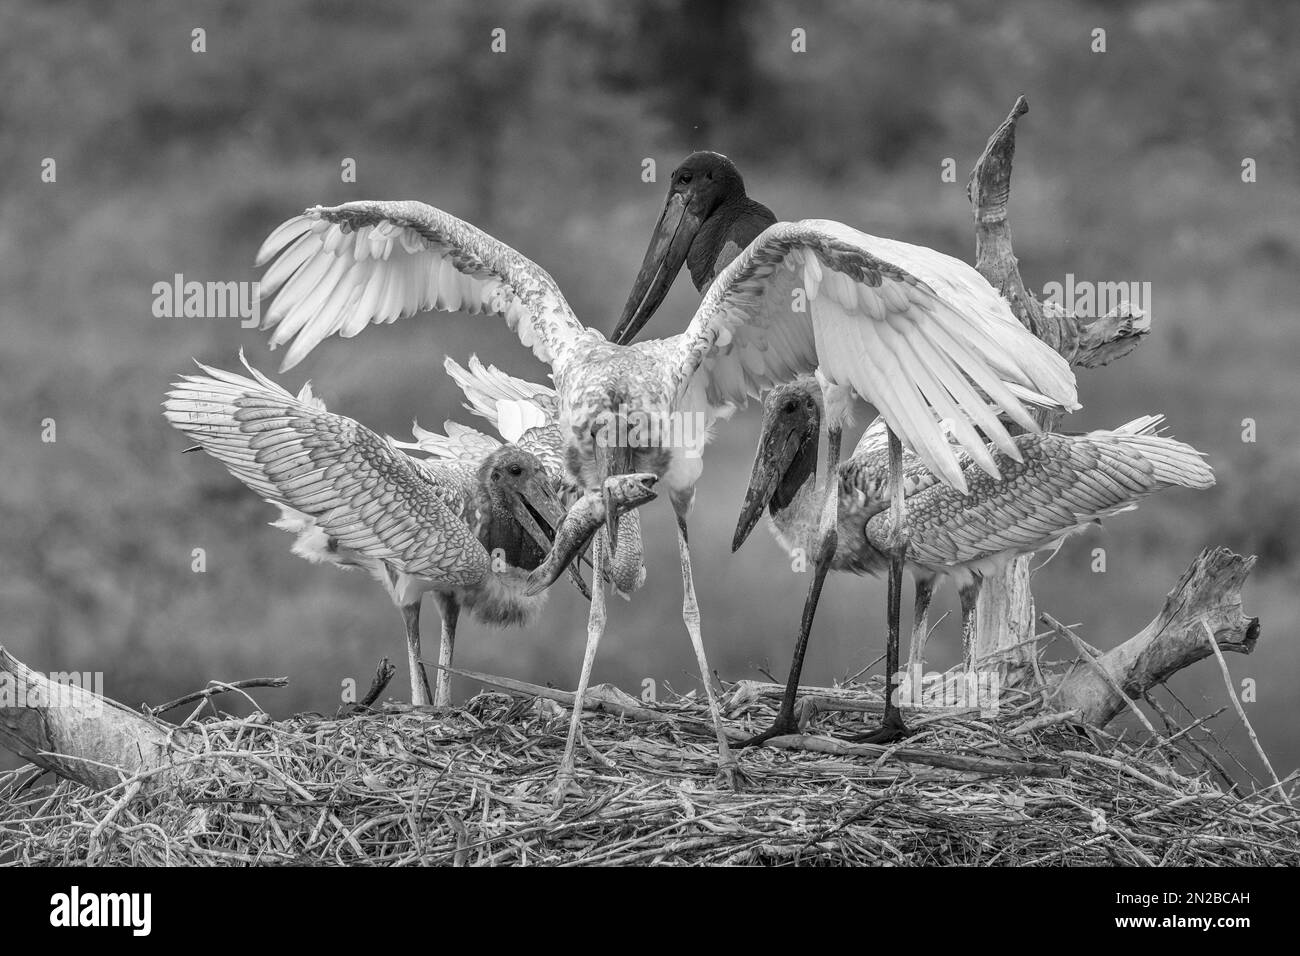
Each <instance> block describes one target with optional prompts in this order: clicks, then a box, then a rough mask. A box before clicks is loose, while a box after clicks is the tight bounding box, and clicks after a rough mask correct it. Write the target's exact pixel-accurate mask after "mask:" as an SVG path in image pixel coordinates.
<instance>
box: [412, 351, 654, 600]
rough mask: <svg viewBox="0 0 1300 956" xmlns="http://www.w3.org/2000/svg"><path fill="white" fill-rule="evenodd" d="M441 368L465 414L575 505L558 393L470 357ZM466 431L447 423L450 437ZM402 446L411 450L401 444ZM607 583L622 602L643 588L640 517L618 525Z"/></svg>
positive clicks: (428, 444)
mask: <svg viewBox="0 0 1300 956" xmlns="http://www.w3.org/2000/svg"><path fill="white" fill-rule="evenodd" d="M443 368H444V369H446V371H447V374H448V375H449V376H451V378H452V380H453V381H454V382H455V383H456V384H457V385H459V386H460V390H461V391H462V392H464V393H465V399H466V403H465V408H466V409H467V410H469V411H471V412H473V413H474V414H475V415H478V416H479V417H480V418H485V419H487V420H488V421H489V422H491V423H492V427H493V428H495V429H496V430H497V433H498V434H499V435H500V436H501V437H502V438H503V439H505V440H506V441H508V442H514V443H515V444H517V445H518V446H519V447H520V448H522V449H524V450H525V451H529V452H532V453H533V454H534V455H536V456H537V457H538V458H539V459H541V461H542V463H543V464H545V465H546V470H547V471H548V472H550V473H551V474H553V475H556V476H557V480H558V481H560V482H561V483H562V484H563V485H564V488H563V490H564V492H566V494H565V497H566V500H570V501H571V500H572V496H573V494H574V493H575V491H576V489H575V487H574V485H573V481H572V478H571V476H569V473H568V470H567V469H566V468H565V464H564V447H565V444H564V432H563V431H562V430H561V428H560V400H559V397H558V396H557V395H556V394H555V389H553V388H550V387H548V386H546V385H540V384H538V383H536V382H529V381H527V380H525V379H522V378H516V377H515V376H513V375H510V374H509V373H507V372H503V371H501V370H500V369H499V368H497V367H496V366H495V365H484V364H483V363H482V362H480V361H479V359H478V356H476V355H471V356H470V357H469V368H465V367H464V366H462V365H461V364H460V363H459V362H457V361H456V360H455V359H453V358H451V356H448V357H447V358H446V359H445V360H444V361H443ZM463 427H464V426H460V425H456V424H455V423H454V422H447V423H446V428H447V435H448V436H450V435H451V434H452V431H453V430H455V429H461V428H463ZM415 433H416V436H417V438H418V439H419V441H418V446H419V447H420V448H421V449H422V450H424V451H426V452H430V453H433V454H437V455H439V456H440V457H445V454H444V451H443V449H444V447H445V442H446V438H445V437H444V436H442V435H438V434H437V433H427V432H424V430H423V429H421V428H419V427H418V426H417V427H416V429H415ZM475 434H477V433H475ZM398 445H399V447H407V446H405V445H403V444H402V443H401V442H398ZM609 580H610V583H611V584H612V585H613V586H614V591H615V593H616V594H618V595H619V596H620V597H622V598H623V599H624V600H631V597H632V593H633V592H634V591H637V590H639V589H640V588H641V587H642V586H643V585H644V584H645V580H646V570H645V559H644V551H643V545H642V541H641V518H640V515H638V514H637V512H636V511H630V512H628V513H627V516H626V518H624V519H622V520H620V521H619V523H618V543H617V545H616V547H615V548H614V553H613V556H612V557H611V559H610V566H609Z"/></svg>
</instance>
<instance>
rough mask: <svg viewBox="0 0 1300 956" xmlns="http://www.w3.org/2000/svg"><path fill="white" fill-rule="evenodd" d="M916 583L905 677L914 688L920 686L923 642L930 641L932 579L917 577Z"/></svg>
mask: <svg viewBox="0 0 1300 956" xmlns="http://www.w3.org/2000/svg"><path fill="white" fill-rule="evenodd" d="M915 583H916V603H915V605H913V610H912V643H911V646H910V647H908V649H907V675H908V679H909V680H910V681H911V682H912V686H913V687H914V688H918V689H919V688H920V686H921V674H922V672H924V670H925V642H926V641H928V640H929V639H930V627H929V614H930V600H931V598H933V597H934V579H933V578H930V577H922V576H918V577H916V579H915Z"/></svg>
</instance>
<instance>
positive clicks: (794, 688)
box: [738, 426, 843, 748]
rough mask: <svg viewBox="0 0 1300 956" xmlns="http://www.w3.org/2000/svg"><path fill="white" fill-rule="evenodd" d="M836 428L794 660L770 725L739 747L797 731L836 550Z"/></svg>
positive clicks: (829, 436)
mask: <svg viewBox="0 0 1300 956" xmlns="http://www.w3.org/2000/svg"><path fill="white" fill-rule="evenodd" d="M842 434H843V433H842V431H841V429H839V428H831V427H829V426H828V427H827V429H826V475H827V478H826V489H827V490H826V502H825V504H824V505H823V506H822V519H821V525H820V527H819V529H818V530H819V533H818V539H817V553H816V554H815V555H814V556H813V579H812V583H811V584H810V585H808V596H807V597H806V598H804V602H803V616H802V617H800V619H799V637H798V640H796V641H795V645H794V659H793V660H791V661H790V674H789V676H788V677H786V679H785V693H784V694H783V695H782V697H781V709H780V711H778V712H777V715H776V720H775V721H773V722H772V726H771V727H769V728H768V729H767V730H765V731H763V732H762V733H761V734H757V735H755V736H753V737H750V738H749V739H748V740H745V741H743V742H741V743H740V744H738V746H739V747H742V748H743V747H753V746H755V745H757V744H761V743H763V742H765V741H768V740H771V739H772V738H773V737H783V736H785V735H786V734H797V733H799V722H798V721H797V720H795V716H794V704H795V698H796V697H797V696H798V695H799V676H800V674H801V673H802V672H803V659H804V655H805V654H806V653H807V651H808V636H809V634H811V633H812V623H813V617H814V616H815V615H816V614H817V602H818V601H820V600H821V596H822V583H823V582H824V581H825V580H826V572H827V571H829V570H830V568H831V561H832V560H833V559H834V557H835V549H836V547H837V546H838V545H839V534H838V532H837V530H836V527H837V524H838V518H839V486H840V483H839V475H838V469H839V464H840V439H841V436H842Z"/></svg>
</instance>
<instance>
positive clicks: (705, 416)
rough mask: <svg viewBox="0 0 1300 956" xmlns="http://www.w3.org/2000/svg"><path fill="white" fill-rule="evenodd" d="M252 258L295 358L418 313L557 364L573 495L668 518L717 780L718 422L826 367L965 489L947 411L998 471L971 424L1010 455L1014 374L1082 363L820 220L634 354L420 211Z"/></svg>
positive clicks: (317, 218)
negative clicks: (714, 439) (711, 605)
mask: <svg viewBox="0 0 1300 956" xmlns="http://www.w3.org/2000/svg"><path fill="white" fill-rule="evenodd" d="M258 263H259V264H264V265H268V266H269V267H268V269H267V272H266V274H265V277H264V278H263V281H262V292H263V295H264V296H267V297H272V301H271V303H270V307H269V309H268V310H267V311H266V314H265V320H264V325H265V326H266V327H268V328H271V329H273V332H272V337H271V342H272V345H273V346H280V345H288V346H289V351H288V354H287V356H286V358H285V363H284V365H285V367H286V368H288V367H292V366H293V365H295V364H297V363H298V362H299V361H301V360H302V358H303V357H304V356H305V355H306V354H307V353H308V352H310V351H311V349H312V348H314V347H315V346H316V345H317V344H318V343H319V342H321V341H322V340H323V339H325V338H327V337H328V336H330V335H333V334H335V333H337V334H339V335H342V336H344V337H349V336H353V335H356V334H357V333H359V332H360V331H361V330H362V329H364V328H365V327H366V326H367V325H369V324H371V323H386V322H393V321H396V320H397V319H400V318H406V317H408V316H412V315H414V314H416V313H417V312H421V311H426V310H436V311H458V310H459V311H466V312H470V313H488V314H492V315H496V316H500V317H502V318H504V319H505V320H506V322H507V323H508V324H509V326H510V328H511V329H513V330H514V331H515V332H516V334H517V335H518V336H519V339H520V341H521V342H522V343H523V344H524V345H526V346H528V347H530V348H531V349H532V351H533V354H534V355H536V357H537V358H539V359H540V360H542V361H543V362H545V363H547V364H548V365H549V366H550V369H551V375H552V378H553V381H554V383H555V389H556V393H557V397H558V400H559V423H560V428H561V430H562V432H563V434H564V436H565V445H566V449H565V455H566V465H567V467H568V469H569V472H570V474H571V475H572V477H573V479H574V481H575V482H576V483H577V485H578V487H579V488H581V489H583V490H584V491H589V492H592V491H599V490H600V489H601V488H602V487H603V485H604V483H605V479H606V478H609V477H612V476H616V475H621V474H628V473H633V472H647V473H651V474H654V475H657V476H659V477H660V478H661V479H662V481H663V483H664V484H665V485H666V486H667V488H668V493H669V494H668V496H669V499H670V501H671V502H672V505H673V509H674V512H675V513H676V517H677V526H678V544H679V553H680V557H681V566H682V582H683V591H684V596H683V602H682V617H683V620H684V622H685V625H686V629H687V631H688V633H689V635H690V638H691V642H692V645H693V647H694V650H695V654H696V658H697V661H698V663H699V667H700V673H701V676H702V679H703V682H704V689H705V693H706V696H707V698H708V702H709V709H710V714H711V717H712V719H713V722H714V725H715V728H716V731H717V737H718V749H719V764H720V770H721V771H722V773H723V775H724V776H726V777H730V776H731V775H732V774H733V772H734V767H735V764H734V761H733V759H732V757H731V756H730V753H729V750H728V747H727V742H726V737H725V734H724V731H723V729H722V724H721V720H720V715H719V710H718V702H717V697H716V694H715V693H714V689H713V686H712V683H711V680H710V670H709V666H708V661H707V658H706V655H705V650H704V643H703V638H702V634H701V630H700V616H699V609H698V605H697V602H696V598H695V588H694V582H693V576H692V573H691V562H690V551H689V548H688V545H687V515H688V514H689V511H690V508H691V504H692V502H693V500H694V494H695V492H694V489H695V483H696V481H697V480H698V479H699V477H700V474H701V471H702V469H703V463H702V458H701V454H702V451H703V444H704V443H705V442H706V441H707V439H708V436H709V434H710V432H711V430H712V426H713V425H714V424H715V423H716V422H718V421H719V420H721V419H725V418H726V417H728V416H729V415H730V413H731V412H732V411H733V410H734V409H735V408H736V407H737V406H738V405H741V404H744V403H745V402H746V401H747V400H748V399H749V398H750V397H753V396H757V395H759V394H761V393H762V392H763V391H765V390H767V389H769V388H771V387H773V386H774V385H776V384H779V383H782V382H788V381H791V380H793V379H794V378H796V377H797V376H799V375H802V374H808V373H811V372H813V371H814V370H817V369H819V368H820V370H821V374H822V375H823V376H824V377H825V378H826V380H827V381H828V382H829V383H831V384H833V385H840V386H845V387H847V388H851V389H852V390H853V391H854V392H856V393H857V394H858V395H859V396H861V397H862V398H863V399H864V400H866V401H867V402H869V403H870V404H872V405H873V406H875V408H876V409H878V410H879V412H880V414H881V415H882V416H883V418H884V419H885V421H886V422H887V423H888V424H889V426H890V428H891V429H892V430H893V431H894V432H895V433H897V435H898V436H899V437H900V438H901V440H902V441H903V442H905V443H906V444H907V445H908V446H909V447H911V448H912V449H913V450H914V451H915V452H916V454H917V456H918V457H919V458H920V459H921V460H922V461H923V462H924V463H925V464H926V466H927V467H929V468H930V469H931V470H932V471H933V472H934V473H935V474H936V475H938V476H939V478H940V480H942V481H944V482H946V483H948V484H950V485H951V486H953V487H955V488H958V489H960V490H964V489H965V487H966V482H965V478H964V477H963V475H962V471H961V469H960V467H959V466H958V462H957V458H956V456H955V455H954V453H953V450H952V448H951V447H950V446H949V443H948V440H947V438H946V437H945V435H944V432H943V430H942V429H941V427H940V425H939V422H938V417H940V416H941V417H944V418H947V419H949V420H952V421H954V422H956V423H957V424H956V425H955V426H954V427H955V430H956V438H957V440H958V442H959V443H960V445H961V446H962V447H963V448H964V449H965V450H966V452H967V453H968V454H969V455H970V456H971V457H972V459H973V460H974V461H975V462H976V463H977V465H978V466H979V467H980V468H982V469H984V470H985V471H986V472H988V473H989V474H991V475H996V473H997V466H996V464H995V462H994V459H993V457H992V455H991V454H990V452H989V450H988V448H987V446H986V444H985V439H984V438H982V437H981V436H980V434H979V432H977V431H976V429H979V430H981V431H982V432H983V433H984V435H986V436H987V437H988V439H989V440H991V441H992V442H993V443H994V445H995V446H996V447H997V448H1000V449H1001V450H1002V451H1003V452H1004V453H1006V454H1007V455H1008V456H1010V457H1011V458H1012V459H1013V460H1018V456H1019V451H1018V449H1017V448H1016V445H1015V443H1014V442H1013V441H1012V440H1011V436H1010V435H1009V434H1008V433H1007V430H1006V428H1005V427H1004V426H1003V425H1002V424H1001V422H1000V421H999V420H998V412H999V411H1001V412H1004V413H1005V414H1007V415H1008V416H1009V417H1010V418H1011V419H1012V420H1013V421H1015V422H1017V423H1019V424H1020V425H1021V426H1023V427H1024V428H1026V429H1029V430H1034V429H1035V428H1036V426H1035V423H1034V421H1033V419H1032V418H1031V417H1030V415H1029V413H1028V412H1027V411H1026V409H1025V407H1024V406H1023V405H1022V403H1021V400H1020V399H1019V398H1018V397H1017V395H1016V394H1014V393H1013V390H1012V388H1010V387H1008V383H1009V384H1010V385H1011V386H1014V387H1015V388H1017V389H1019V390H1021V391H1020V392H1019V394H1031V395H1033V396H1036V397H1038V398H1039V399H1041V400H1042V401H1043V402H1044V403H1047V404H1056V405H1060V406H1062V407H1067V408H1072V407H1075V405H1076V394H1075V385H1074V376H1073V373H1072V372H1071V371H1070V369H1069V367H1068V365H1067V364H1066V363H1065V362H1064V360H1063V359H1061V357H1060V356H1059V355H1057V354H1056V353H1055V352H1053V351H1052V350H1051V349H1050V348H1048V347H1047V346H1045V345H1044V344H1043V343H1041V342H1039V341H1038V340H1037V339H1035V338H1034V337H1033V336H1032V335H1030V334H1029V333H1028V332H1026V331H1025V330H1023V329H1020V328H1018V327H1017V326H1014V325H1008V324H1006V323H1003V322H1001V321H996V320H994V319H993V318H990V316H988V315H986V314H984V313H982V312H963V311H961V310H960V309H959V308H957V307H955V306H954V305H953V304H952V303H951V302H950V301H949V300H948V299H947V298H946V297H945V296H944V295H942V294H940V292H939V291H938V290H936V289H935V288H934V287H933V286H932V284H931V283H928V282H926V281H925V280H924V279H922V278H921V277H918V276H917V275H915V274H914V273H912V272H910V271H908V270H907V269H905V268H903V267H902V266H900V265H898V264H897V263H895V262H892V261H890V260H889V259H888V258H884V257H882V256H881V255H879V254H878V252H877V251H876V245H875V240H873V238H872V237H870V236H866V235H865V234H863V233H860V232H857V231H856V230H853V229H850V228H848V227H847V226H844V225H842V224H840V223H836V222H830V221H825V220H804V221H800V222H784V223H777V224H775V225H773V226H770V227H769V228H767V229H766V230H764V231H763V232H762V233H761V234H760V235H759V236H758V237H757V238H756V239H754V241H753V242H752V243H751V244H750V245H749V246H748V247H747V248H746V249H745V250H744V251H743V252H742V253H741V254H740V255H739V256H737V257H736V258H735V259H734V261H732V262H731V264H730V265H728V266H727V267H726V268H725V269H724V270H723V271H722V272H721V273H720V274H719V275H718V277H717V279H716V280H715V281H714V282H713V284H712V286H710V288H709V291H708V292H707V294H706V295H705V296H704V299H703V301H702V303H701V305H700V307H699V309H698V310H697V311H696V313H695V316H694V318H692V320H691V322H690V323H689V325H688V326H687V328H686V330H685V331H684V332H682V333H681V334H678V335H673V336H669V337H667V338H661V339H652V340H646V341H641V342H636V343H633V344H630V345H618V344H614V343H611V342H610V341H609V340H607V339H606V338H605V336H604V335H603V334H601V333H600V332H599V331H598V330H596V329H594V328H591V327H588V326H586V325H584V324H583V323H581V322H580V321H579V320H578V318H577V317H576V316H575V315H574V313H573V311H572V309H570V308H569V305H568V303H567V302H566V301H565V299H564V296H563V294H562V293H561V292H560V289H559V287H558V286H557V284H556V283H555V281H554V280H553V279H552V278H551V276H550V275H549V274H548V273H547V272H546V271H545V270H544V269H542V268H541V267H540V266H538V265H536V264H535V263H533V262H531V261H530V260H528V259H527V258H525V257H524V256H522V255H521V254H520V253H518V252H516V251H515V250H514V249H512V248H510V247H509V246H507V245H505V244H504V243H501V242H499V241H498V240H496V239H494V238H492V237H491V236H489V235H487V234H486V233H484V232H482V231H481V230H479V229H477V228H475V227H474V226H472V225H470V224H469V223H466V222H463V221H462V220H460V219H457V218H456V217H454V216H451V215H449V214H448V213H445V212H443V211H441V210H438V209H435V208H433V207H431V206H427V205H424V204H423V203H418V202H372V201H360V202H351V203H346V204H344V205H341V206H336V207H329V208H327V207H319V206H318V207H313V208H311V209H308V210H307V211H306V212H305V213H304V214H303V215H301V216H296V217H294V218H293V219H290V220H288V221H287V222H285V223H283V224H282V225H281V226H279V227H278V228H277V229H275V230H274V232H272V234H271V235H270V236H269V237H268V239H267V240H266V242H265V243H264V244H263V246H262V248H261V251H260V252H259V254H258ZM981 392H983V394H981ZM990 401H991V402H992V403H993V404H992V406H990V404H989V402H990ZM936 413H938V415H936ZM607 516H608V518H607V520H608V528H607V530H606V531H604V532H603V533H602V535H603V536H604V542H603V543H602V541H601V540H599V539H598V542H597V546H596V547H595V548H594V549H593V563H594V564H595V565H596V577H597V578H599V577H600V576H601V575H602V574H603V571H602V566H603V564H604V562H605V561H606V555H605V552H606V551H607V549H608V541H610V540H617V538H616V535H617V525H618V521H617V513H616V511H615V510H613V509H610V510H607ZM594 591H595V594H594V595H593V601H592V608H591V615H592V618H591V619H592V626H590V627H589V628H588V646H587V650H586V653H585V654H584V659H583V667H582V672H581V674H580V676H579V679H578V687H577V700H576V702H575V707H574V715H573V719H572V721H571V725H570V730H569V739H568V745H567V747H566V755H565V758H564V760H563V762H562V763H561V767H560V772H559V775H558V778H557V796H562V795H563V794H564V793H565V792H566V791H567V790H568V788H569V787H570V786H571V785H572V778H573V745H574V743H575V741H576V738H577V729H578V719H579V715H580V712H581V710H582V697H583V694H584V693H585V690H586V686H587V683H588V679H589V677H590V672H591V665H592V661H593V659H594V656H595V652H596V648H597V646H598V644H599V641H600V636H601V632H602V630H603V627H602V624H603V620H604V613H605V608H604V601H603V594H602V591H601V589H594Z"/></svg>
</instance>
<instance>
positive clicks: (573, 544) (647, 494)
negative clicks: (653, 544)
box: [525, 473, 656, 595]
mask: <svg viewBox="0 0 1300 956" xmlns="http://www.w3.org/2000/svg"><path fill="white" fill-rule="evenodd" d="M655 481H656V478H655V476H654V475H652V474H648V473H647V474H635V475H619V476H618V477H615V478H610V479H608V480H607V481H605V482H604V483H603V485H602V487H601V489H600V490H599V491H590V492H588V493H587V494H585V495H583V497H582V498H580V499H579V500H578V502H577V504H575V505H574V506H573V507H572V508H570V509H569V513H568V514H567V515H565V517H564V521H563V522H561V524H560V527H559V528H558V529H557V530H556V533H555V547H553V548H552V549H551V552H550V554H548V555H547V556H546V560H545V561H543V562H542V563H541V564H539V565H538V566H537V567H536V568H535V569H534V570H533V571H532V573H531V574H529V575H528V586H527V588H526V589H525V593H526V594H529V595H533V594H540V593H541V592H542V591H544V590H545V589H546V588H548V587H550V586H551V585H552V584H553V583H554V582H555V580H556V579H557V578H558V577H559V576H560V574H561V572H562V571H563V570H564V569H565V568H567V567H568V566H569V565H570V563H571V562H572V561H573V559H574V558H575V557H576V556H577V555H578V554H580V553H581V552H582V550H583V549H584V548H586V547H587V542H589V541H590V540H591V537H592V535H594V534H595V533H596V529H597V528H599V527H600V526H601V524H602V523H603V522H604V521H605V518H606V515H605V507H606V502H612V503H613V507H614V508H615V509H617V510H618V511H619V512H627V511H631V510H632V509H633V508H639V507H640V506H641V505H643V504H646V503H647V502H650V501H653V500H654V499H655V493H654V484H655ZM595 586H597V587H599V586H600V584H599V583H598V582H597V584H596V585H595Z"/></svg>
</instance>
